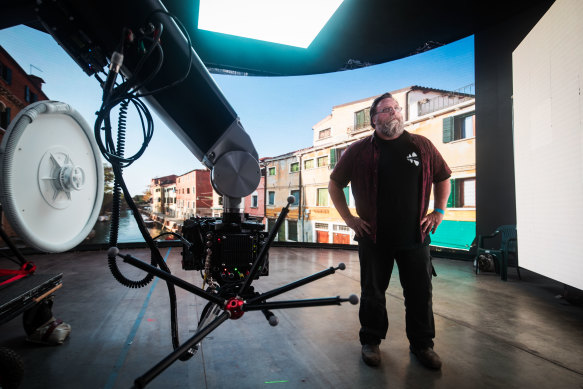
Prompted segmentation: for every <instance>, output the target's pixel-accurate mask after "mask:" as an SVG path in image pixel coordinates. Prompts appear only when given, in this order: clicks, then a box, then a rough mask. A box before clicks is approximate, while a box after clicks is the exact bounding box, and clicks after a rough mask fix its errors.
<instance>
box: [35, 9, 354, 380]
mask: <svg viewBox="0 0 583 389" xmlns="http://www.w3.org/2000/svg"><path fill="white" fill-rule="evenodd" d="M27 4H28V6H29V7H30V9H31V10H33V12H34V14H35V17H36V18H37V19H38V21H40V23H41V25H42V27H43V28H44V29H45V30H46V31H47V32H48V33H49V34H51V35H52V36H53V38H54V39H55V40H56V41H57V42H59V44H60V45H61V46H62V47H63V48H64V50H65V51H66V52H67V53H68V54H69V55H70V56H71V57H72V58H73V59H74V60H75V61H76V62H77V64H78V65H79V66H80V67H81V69H83V70H84V71H85V72H86V73H87V74H88V75H90V76H95V77H96V78H97V80H98V81H99V82H100V84H101V87H102V89H103V97H102V104H101V107H100V108H99V110H98V111H97V112H96V115H97V118H96V121H95V125H94V134H95V140H96V143H97V145H98V146H99V149H100V151H101V153H102V155H103V156H104V158H105V159H106V160H107V161H108V162H110V163H111V166H112V169H113V173H114V176H115V182H114V201H113V207H112V208H113V211H112V222H111V223H112V229H111V234H110V248H109V251H108V260H109V266H110V269H111V271H112V273H113V276H114V277H115V278H116V279H117V280H118V281H119V282H120V283H122V284H123V285H125V286H128V287H131V288H138V287H143V286H145V285H147V284H148V283H149V282H150V281H151V280H152V279H153V277H154V276H156V277H159V278H161V279H162V280H164V281H166V284H167V287H168V294H169V298H170V312H171V329H172V344H173V347H174V351H173V352H172V353H170V354H169V355H167V356H166V357H165V358H164V359H162V360H161V361H160V362H159V363H158V364H156V365H155V366H154V367H152V368H151V369H150V370H149V371H147V372H146V373H145V374H144V375H142V376H141V377H139V378H137V379H136V380H135V382H134V384H135V387H138V388H142V387H144V386H145V385H147V384H148V383H149V382H150V381H152V380H153V379H154V378H155V377H156V376H158V375H159V374H160V373H161V372H163V371H164V370H165V369H166V368H167V367H168V366H170V365H171V364H172V363H174V362H175V361H176V360H178V359H180V360H182V361H185V360H188V359H189V358H191V357H192V356H193V355H194V354H195V352H196V350H197V344H199V343H200V342H201V341H202V340H203V339H204V338H205V337H206V336H207V335H208V334H210V333H211V332H212V331H213V330H214V329H216V328H217V327H218V326H219V325H220V324H221V323H223V322H225V321H226V320H227V319H232V320H235V319H239V318H241V317H242V316H243V315H244V314H245V312H250V311H262V312H263V314H264V315H265V317H266V318H267V319H268V321H269V323H270V324H271V325H272V326H274V325H277V323H278V320H277V318H276V316H275V315H274V314H273V313H272V312H271V311H270V310H273V309H286V308H299V307H316V306H325V305H340V304H341V303H342V302H347V301H348V302H350V303H352V304H357V303H358V297H357V296H355V295H351V296H350V297H348V298H341V297H339V296H336V297H326V298H316V299H304V300H287V301H269V300H270V299H271V298H273V297H276V296H279V295H281V294H283V293H285V292H288V291H290V290H293V289H295V288H298V287H300V286H302V285H305V284H308V283H310V282H313V281H316V280H318V279H320V278H322V277H325V276H328V275H330V274H333V273H335V272H336V270H344V269H345V265H344V264H342V263H340V264H338V266H337V267H330V268H328V269H326V270H323V271H321V272H319V273H316V274H313V275H311V276H308V277H305V278H303V279H300V280H297V281H294V282H292V283H289V284H287V285H284V286H281V287H279V288H276V289H273V290H270V291H267V292H263V293H260V292H258V291H256V290H255V289H254V287H253V286H252V283H253V281H254V280H256V279H258V278H259V277H260V276H265V275H267V274H268V271H269V261H268V251H269V247H270V245H271V243H272V242H273V240H274V238H275V235H276V234H277V231H278V230H279V228H280V226H281V224H282V223H283V221H284V220H285V218H286V215H287V214H288V212H289V206H290V204H292V203H293V201H294V198H293V196H290V197H289V198H288V200H287V205H286V206H285V207H283V208H282V210H281V213H280V214H279V217H278V218H277V220H276V222H275V224H274V225H273V227H272V228H271V230H270V231H269V232H268V233H267V232H265V231H264V226H263V224H261V223H259V222H257V221H254V220H253V219H251V218H248V217H247V216H245V215H244V214H243V212H242V209H243V201H242V200H243V198H244V197H245V196H248V195H249V194H251V193H252V192H253V191H254V190H255V189H256V188H257V186H258V184H259V182H260V177H261V173H260V170H261V169H260V167H259V162H258V159H259V158H258V153H257V151H256V150H255V147H254V146H253V142H252V141H251V138H250V137H249V135H248V134H247V133H246V132H245V131H244V129H243V126H242V124H241V122H240V120H239V118H238V116H237V114H236V112H235V111H234V109H233V108H232V107H231V106H230V104H229V103H228V101H227V100H226V98H225V97H224V96H223V94H222V92H221V91H220V89H219V88H218V86H217V85H216V84H215V82H214V80H213V79H212V77H211V76H210V74H209V72H208V70H207V68H206V66H205V65H204V64H203V63H202V61H201V60H200V58H199V57H198V55H197V54H196V52H195V51H194V48H193V47H192V44H191V41H190V38H189V35H188V32H187V30H186V29H185V28H184V26H183V25H182V23H180V21H179V20H178V19H176V18H175V17H174V16H173V15H171V14H170V13H169V12H168V11H167V10H166V8H165V7H164V5H163V4H162V2H161V1H160V0H128V1H124V2H119V1H114V0H86V1H83V2H79V1H76V0H53V1H32V0H29V1H28V2H27ZM112 11H115V12H112ZM162 35H163V36H164V39H161V37H162ZM168 58H170V60H167V59H168ZM105 67H107V70H104V68H105ZM100 73H103V75H105V76H106V78H105V80H103V79H102V78H101V77H100ZM120 79H121V81H119V80H120ZM142 99H144V100H146V101H147V103H148V106H149V107H151V108H152V109H153V110H154V111H156V113H157V114H158V116H159V117H160V118H161V119H162V120H163V121H164V122H165V123H166V125H167V126H168V127H169V128H170V129H171V130H172V131H173V132H174V134H175V135H176V136H177V137H178V138H179V139H180V140H181V141H182V143H183V144H184V145H185V146H186V147H187V148H188V149H189V150H190V151H191V152H192V153H193V155H194V156H196V157H197V158H198V159H199V160H200V161H201V162H202V163H203V164H204V165H205V166H206V167H207V168H209V169H210V170H211V183H212V185H213V188H214V189H215V190H216V192H218V193H219V194H221V195H222V196H223V214H222V216H221V217H220V218H192V219H189V220H187V221H185V223H184V229H183V234H184V236H180V235H178V234H174V235H176V236H178V237H179V239H180V240H181V241H182V243H183V258H182V266H183V269H185V270H199V271H201V272H202V276H203V285H202V287H198V286H196V285H194V284H191V283H189V282H187V281H185V280H183V279H181V278H179V277H176V276H175V275H172V274H171V272H170V269H169V267H168V265H167V264H166V263H165V262H164V259H163V257H162V255H161V253H160V251H159V250H158V247H157V245H156V242H155V241H154V239H153V238H152V237H151V236H150V234H149V231H148V229H147V228H146V226H145V223H144V221H143V219H142V217H141V216H140V211H139V209H138V208H137V206H136V205H135V203H134V202H133V200H132V195H131V194H130V193H129V190H128V189H127V186H126V185H125V182H124V179H123V169H125V168H127V167H128V166H129V165H130V164H131V163H133V162H134V161H135V160H137V159H138V158H139V157H140V156H141V155H142V154H143V152H144V151H145V149H146V147H147V146H148V144H149V142H150V140H151V139H152V133H153V120H152V116H151V114H150V112H149V109H148V107H147V106H146V104H145V103H144V102H142ZM115 107H118V108H119V113H118V120H117V124H118V125H117V139H115V136H114V134H115V129H114V128H113V127H114V126H113V125H112V121H113V120H112V118H111V111H112V110H113V109H114V108H115ZM128 107H134V108H135V109H136V111H137V112H138V114H139V117H140V121H141V123H142V134H143V136H144V140H143V142H142V147H141V148H140V149H139V150H138V151H137V152H136V153H135V154H134V155H132V156H129V157H128V156H126V155H125V151H124V150H125V126H126V123H125V122H126V115H127V109H128ZM122 193H123V196H124V198H125V201H126V202H127V204H128V206H129V208H130V209H131V210H132V212H133V215H134V218H135V220H136V223H137V225H138V228H139V229H140V232H141V234H142V236H143V238H144V240H145V242H146V244H147V246H148V248H149V249H150V253H151V256H152V258H151V264H148V263H146V262H144V261H142V260H140V259H139V258H136V257H134V256H132V255H130V254H122V253H120V251H119V249H118V248H117V225H116V223H117V222H116V220H118V218H119V202H120V201H121V200H120V199H121V194H122ZM118 257H120V258H122V259H123V261H124V262H126V263H128V264H130V265H133V266H135V267H136V268H139V269H141V270H144V271H145V272H147V273H148V275H147V276H146V277H145V278H144V279H143V280H139V281H133V280H128V279H127V278H125V277H124V276H123V275H122V274H121V272H120V271H119V269H118V268H117V264H116V259H117V258H118ZM175 287H179V288H182V289H184V290H186V291H189V292H191V293H192V294H194V295H196V296H198V297H201V298H203V299H205V300H207V301H208V303H207V305H206V307H205V308H204V309H203V312H202V314H201V317H200V320H199V324H198V328H197V331H196V333H195V334H194V335H193V336H192V337H190V338H189V339H188V340H186V341H184V342H182V343H181V342H180V341H179V339H178V334H177V330H178V325H177V309H176V306H177V304H176V291H175Z"/></svg>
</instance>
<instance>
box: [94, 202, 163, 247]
mask: <svg viewBox="0 0 583 389" xmlns="http://www.w3.org/2000/svg"><path fill="white" fill-rule="evenodd" d="M110 225H111V222H110V221H109V220H108V221H103V222H100V221H98V222H97V223H95V227H93V229H94V230H95V234H93V233H91V235H90V236H91V238H89V239H87V240H86V241H85V242H84V243H86V244H92V243H109V230H110ZM148 230H149V231H150V236H152V237H155V236H157V235H159V234H160V233H161V232H162V227H161V226H160V225H159V224H154V226H153V227H152V228H148ZM117 241H118V242H119V243H131V242H143V241H144V238H143V237H142V234H141V233H140V230H139V228H138V224H137V223H136V221H135V220H134V216H133V215H132V212H131V211H130V210H127V211H122V212H121V215H120V218H119V233H118V238H117Z"/></svg>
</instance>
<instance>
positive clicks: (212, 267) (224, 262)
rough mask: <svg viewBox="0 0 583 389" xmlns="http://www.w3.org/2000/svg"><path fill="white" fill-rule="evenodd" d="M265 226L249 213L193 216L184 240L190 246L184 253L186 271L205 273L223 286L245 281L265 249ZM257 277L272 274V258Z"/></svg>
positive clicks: (187, 221) (183, 231)
mask: <svg viewBox="0 0 583 389" xmlns="http://www.w3.org/2000/svg"><path fill="white" fill-rule="evenodd" d="M264 230H265V225H264V224H262V223H260V222H259V221H257V220H255V219H253V218H250V217H249V215H248V214H226V213H225V214H223V217H221V218H217V217H191V218H190V219H187V220H185V221H184V225H183V227H182V235H183V237H184V238H185V239H186V240H187V241H188V242H189V243H190V244H189V245H186V244H184V245H183V250H182V269H184V270H204V274H203V278H205V279H207V278H208V277H210V278H211V279H212V280H213V281H216V282H217V283H218V284H219V285H224V284H228V283H236V282H240V281H242V280H244V279H245V277H246V276H247V275H248V274H249V271H250V270H251V267H252V266H253V262H254V261H255V260H256V259H257V256H258V255H259V253H260V251H261V248H262V247H263V246H264V245H265V244H266V238H267V232H266V231H264ZM258 270H259V271H258V272H257V276H256V277H255V278H258V277H259V276H266V275H268V274H269V259H268V257H267V256H266V257H265V261H264V263H263V264H261V267H260V268H259V269H258Z"/></svg>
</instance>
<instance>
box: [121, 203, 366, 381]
mask: <svg viewBox="0 0 583 389" xmlns="http://www.w3.org/2000/svg"><path fill="white" fill-rule="evenodd" d="M293 201H294V198H293V196H290V197H288V203H287V205H286V206H285V207H284V208H282V210H281V213H280V214H279V217H278V218H277V220H276V222H275V225H274V226H273V228H272V229H271V231H270V232H269V235H268V237H267V241H266V243H265V244H264V245H263V246H262V248H261V251H260V252H259V255H258V256H257V258H256V259H255V261H254V262H253V265H252V267H251V270H250V271H249V274H248V275H247V276H246V277H245V279H244V280H243V281H242V285H241V287H240V289H239V290H238V293H237V295H236V296H234V297H229V298H226V296H221V294H220V292H219V293H211V292H209V291H205V290H204V289H202V288H199V287H198V286H196V285H193V284H191V283H189V282H187V281H184V280H183V279H181V278H178V277H176V276H173V275H172V274H170V273H168V272H165V271H163V270H161V269H159V268H157V267H154V266H152V265H150V264H148V263H146V262H143V261H141V260H140V259H138V258H136V257H134V256H132V255H129V254H120V253H119V250H117V248H114V247H112V248H111V249H110V250H112V249H113V250H114V252H115V255H117V256H119V257H121V258H123V260H124V262H126V263H129V264H130V265H133V266H135V267H137V268H139V269H141V270H144V271H146V272H148V273H150V274H153V275H155V276H157V277H159V278H161V279H163V280H164V281H166V282H169V283H170V284H173V285H175V286H178V287H179V288H182V289H184V290H186V291H189V292H191V293H193V294H195V295H197V296H199V297H202V298H204V299H206V300H208V301H209V302H210V303H213V304H216V305H217V306H218V307H220V308H221V309H222V310H223V312H222V313H220V314H218V315H217V316H216V317H215V318H214V320H212V321H211V322H210V323H209V324H206V325H205V323H203V322H202V321H201V324H202V325H203V327H202V328H200V327H199V329H198V332H197V333H196V334H194V336H192V337H191V338H190V339H188V340H187V341H185V342H184V343H183V344H182V345H180V346H179V347H178V348H176V349H175V350H174V351H173V352H171V353H170V354H168V355H167V356H166V357H165V358H164V359H162V360H161V361H160V362H158V364H156V365H155V366H154V367H152V368H151V369H150V370H148V371H147V372H146V373H145V374H143V375H142V376H141V377H138V378H137V379H136V380H135V381H134V388H143V387H145V386H146V385H147V384H148V383H149V382H150V381H152V380H153V379H154V378H156V377H157V376H158V375H159V374H160V373H162V372H163V371H164V370H166V369H167V368H168V367H169V366H170V365H171V364H172V363H174V362H175V361H176V360H177V359H179V358H180V357H181V356H182V355H183V354H185V353H188V352H190V350H191V349H192V348H193V347H195V345H196V344H198V343H199V342H200V341H202V340H203V339H204V338H205V337H206V336H207V335H208V334H210V333H211V332H212V331H214V330H215V329H216V328H217V327H218V326H220V325H221V324H222V323H223V322H225V321H226V320H227V319H231V320H236V319H239V318H241V317H242V316H243V315H244V313H245V312H248V311H259V310H260V311H263V313H264V314H265V316H266V318H267V319H268V320H269V321H270V324H272V325H276V324H277V321H275V322H272V320H271V319H270V317H272V316H273V314H271V312H269V311H268V309H287V308H301V307H317V306H324V305H340V304H341V303H343V302H347V301H348V302H350V303H351V304H354V305H356V304H358V297H357V296H356V295H351V296H350V297H348V298H341V297H340V296H336V297H326V298H317V299H305V300H288V301H276V302H267V300H268V299H270V298H272V297H275V296H278V295H280V294H282V293H285V292H288V291H290V290H292V289H295V288H298V287H300V286H302V285H305V284H308V283H310V282H313V281H316V280H318V279H320V278H323V277H325V276H328V275H330V274H333V273H335V272H336V270H344V269H345V268H346V266H345V265H344V264H343V263H340V264H339V265H338V267H336V268H334V267H330V268H328V269H326V270H323V271H321V272H318V273H315V274H313V275H311V276H308V277H306V278H303V279H300V280H297V281H295V282H292V283H289V284H287V285H284V286H281V287H279V288H276V289H273V290H270V291H268V292H265V293H256V294H254V295H253V296H252V297H250V298H249V299H245V298H244V296H245V295H246V294H248V291H249V290H250V287H251V283H252V282H253V279H254V277H255V276H256V274H257V272H258V271H259V269H261V268H262V266H263V264H264V262H265V258H266V257H267V252H268V250H269V247H270V246H271V243H272V242H273V240H274V238H275V235H276V234H277V231H278V230H279V227H280V226H281V224H282V223H283V221H284V220H285V217H286V215H287V214H288V212H289V206H290V205H291V203H292V202H293ZM112 254H113V253H112Z"/></svg>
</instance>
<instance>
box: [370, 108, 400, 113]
mask: <svg viewBox="0 0 583 389" xmlns="http://www.w3.org/2000/svg"><path fill="white" fill-rule="evenodd" d="M402 110H403V108H402V107H394V108H393V107H385V108H383V109H380V110H378V111H376V112H375V115H377V114H379V113H390V114H391V115H394V114H395V112H401V111H402Z"/></svg>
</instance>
